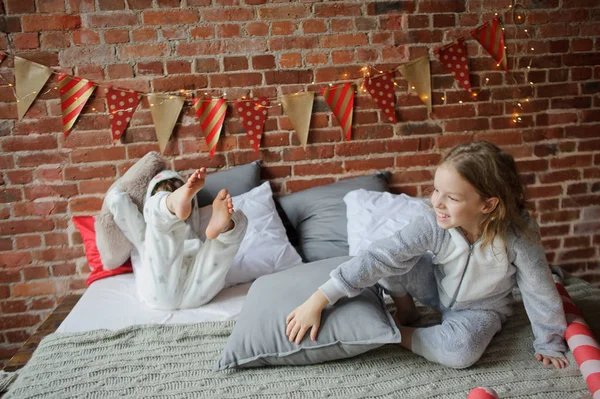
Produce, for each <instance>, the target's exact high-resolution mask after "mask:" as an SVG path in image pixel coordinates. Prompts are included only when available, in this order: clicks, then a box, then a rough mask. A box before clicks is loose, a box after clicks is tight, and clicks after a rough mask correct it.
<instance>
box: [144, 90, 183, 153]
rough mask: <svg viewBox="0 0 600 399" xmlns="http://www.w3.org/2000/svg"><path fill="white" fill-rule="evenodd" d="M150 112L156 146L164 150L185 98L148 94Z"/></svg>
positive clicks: (161, 150)
mask: <svg viewBox="0 0 600 399" xmlns="http://www.w3.org/2000/svg"><path fill="white" fill-rule="evenodd" d="M148 102H149V103H150V113H151V114H152V121H153V122H154V129H155V130H156V138H157V139H158V147H159V148H160V152H164V151H165V148H166V147H167V143H168V142H169V138H171V134H172V133H173V128H175V123H177V118H179V113H180V112H181V109H182V108H183V103H185V98H183V97H179V96H169V95H160V94H148Z"/></svg>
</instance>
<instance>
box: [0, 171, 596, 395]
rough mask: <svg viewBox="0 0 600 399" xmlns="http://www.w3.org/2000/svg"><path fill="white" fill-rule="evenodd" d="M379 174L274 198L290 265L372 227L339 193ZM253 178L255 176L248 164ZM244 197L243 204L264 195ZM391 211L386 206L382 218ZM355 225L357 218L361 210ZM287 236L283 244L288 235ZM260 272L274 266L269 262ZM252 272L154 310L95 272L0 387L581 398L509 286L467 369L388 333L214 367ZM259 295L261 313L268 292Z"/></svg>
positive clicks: (588, 294) (580, 285)
mask: <svg viewBox="0 0 600 399" xmlns="http://www.w3.org/2000/svg"><path fill="white" fill-rule="evenodd" d="M383 177H385V176H384V175H383V174H381V173H380V174H376V175H372V176H363V177H359V178H356V179H349V180H347V181H344V182H338V183H335V184H333V185H331V186H326V187H321V188H314V189H309V190H305V191H306V192H299V193H295V194H291V195H289V196H286V197H283V198H282V199H281V200H280V201H278V205H279V207H281V208H282V209H283V212H284V215H285V216H286V217H287V218H288V221H287V222H286V223H289V224H291V226H292V227H293V228H294V230H295V231H296V232H297V234H298V240H299V241H300V245H299V246H297V248H298V250H299V251H298V252H299V253H300V255H301V256H302V260H304V262H305V263H304V264H300V265H299V266H298V265H297V266H296V268H301V267H306V266H307V265H306V263H311V264H314V263H315V261H317V262H318V261H319V259H325V260H327V259H331V258H333V257H336V256H341V255H348V253H350V254H352V252H353V250H356V248H354V249H353V248H352V247H350V248H349V246H348V242H355V243H360V242H362V241H363V238H373V237H372V234H370V233H369V232H367V231H366V230H364V229H362V230H360V231H355V232H354V233H356V234H354V235H352V231H351V229H350V221H349V220H348V229H346V227H347V224H346V222H347V220H346V209H345V208H344V207H340V203H342V204H343V200H342V198H343V197H344V196H345V195H346V194H347V193H349V192H350V191H352V190H356V189H365V190H371V191H376V192H384V191H385V190H386V187H387V186H386V184H384V180H385V179H383ZM240 180H243V181H248V180H249V179H248V178H245V177H244V178H242V179H240ZM254 186H258V175H256V182H255V184H254ZM264 189H265V188H264V187H263V190H264ZM268 195H270V194H268ZM269 201H270V200H269ZM364 202H365V201H364V200H363V201H361V203H364ZM248 203H249V204H250V205H251V206H249V209H248V211H249V212H251V209H254V208H258V205H259V204H264V203H265V201H264V200H261V201H257V202H255V203H253V202H251V201H249V202H248ZM271 205H272V206H271V209H270V211H269V212H271V216H269V217H268V219H269V220H272V219H277V218H276V217H275V216H274V215H275V214H274V212H275V204H273V203H271ZM347 205H348V206H349V211H350V204H348V203H347ZM403 206H404V205H403ZM415 206H418V204H417V205H415ZM348 214H350V213H348ZM390 217H391V216H390V213H389V212H387V213H386V214H385V220H386V221H387V220H389V219H390ZM249 219H250V217H249ZM395 222H396V223H404V222H405V221H402V220H396V221H395ZM279 223H281V221H280V222H279ZM263 224H264V223H263ZM358 224H359V225H362V226H365V221H364V220H361V221H360V223H358ZM371 224H373V223H371ZM366 225H369V223H367V224H366ZM386 227H389V228H391V229H393V228H394V226H392V225H390V226H384V225H379V226H377V228H378V230H379V231H380V232H381V231H384V230H385V228H386ZM361 234H362V235H363V237H361V236H360V235H361ZM252 235H253V236H254V237H263V238H264V237H265V236H267V235H270V236H278V237H279V238H281V237H285V235H286V234H285V229H284V228H283V227H282V226H279V227H277V228H274V229H273V230H272V232H271V233H269V234H265V233H264V232H261V231H258V230H257V231H255V232H254V234H252ZM288 237H289V235H288ZM285 242H286V243H287V244H286V245H288V244H289V243H288V241H287V238H286V239H285ZM260 243H264V239H263V240H262V241H261V242H259V241H255V242H254V243H253V245H248V246H247V247H248V248H255V247H256V245H258V244H260ZM274 246H275V244H271V245H270V247H274ZM281 248H283V247H281ZM285 248H288V247H285ZM288 249H289V248H288ZM286 251H287V249H285V250H284V249H282V250H281V251H280V252H278V253H279V254H282V253H287V252H286ZM261 252H266V251H264V250H261ZM274 258H277V259H279V258H281V256H279V255H278V256H274ZM247 261H249V259H248V258H245V259H244V260H243V261H242V262H241V263H242V267H245V265H247V263H244V262H247ZM287 262H289V261H287ZM288 270H294V268H290V269H288ZM284 272H286V271H284ZM269 273H272V274H271V276H277V275H280V274H281V273H278V268H277V267H276V265H275V266H274V267H273V268H271V270H269ZM282 273H283V272H282ZM254 277H256V276H254ZM265 277H268V276H265ZM261 279H263V277H260V278H259V279H258V280H256V282H254V283H250V282H248V283H243V284H236V285H234V286H232V287H229V288H226V289H224V290H223V291H221V292H220V293H219V294H218V295H217V296H216V297H215V298H214V300H213V301H211V302H210V303H209V304H207V305H205V306H202V307H200V308H198V309H192V310H182V311H158V310H152V309H150V308H148V307H146V306H145V305H144V304H142V303H140V301H139V300H138V298H137V296H136V293H135V292H136V290H135V283H134V279H133V275H132V274H120V275H115V276H111V277H108V278H104V279H101V280H97V281H96V282H94V283H93V284H92V285H91V286H90V287H89V288H88V289H87V291H85V293H84V295H83V296H82V298H81V299H80V300H79V302H78V303H77V304H76V305H75V307H74V308H73V309H72V311H71V312H70V314H69V315H68V316H67V317H66V319H65V320H64V322H63V323H62V324H61V325H60V327H59V328H58V330H57V331H56V332H55V333H53V334H50V335H48V336H47V337H45V338H44V339H43V340H42V341H41V342H40V344H39V346H38V348H37V349H36V351H35V352H34V354H33V356H32V358H31V359H30V361H29V362H28V363H27V365H26V366H25V367H23V368H22V369H21V370H20V371H19V372H18V378H17V379H16V380H15V381H14V382H13V383H12V385H11V387H10V389H9V391H8V392H7V393H6V395H5V398H6V399H12V398H35V397H49V398H64V397H86V398H114V397H136V398H138V397H139V398H278V399H279V398H466V397H467V396H468V394H469V392H470V391H471V390H472V389H473V388H475V387H480V386H487V387H491V388H493V389H495V390H496V391H497V392H498V394H499V395H500V397H501V398H529V399H533V398H540V399H541V398H544V399H552V398H556V399H558V398H560V399H563V398H591V395H590V393H589V390H588V388H587V386H586V383H585V381H584V379H583V378H582V376H581V373H580V371H579V369H578V368H577V365H576V363H575V361H574V359H573V356H572V354H571V353H569V354H568V360H569V362H570V364H569V366H568V367H567V368H566V369H562V370H556V369H554V368H545V367H543V366H542V365H541V364H540V363H539V362H537V361H536V360H535V359H534V353H533V348H532V340H533V338H532V331H531V327H530V324H529V320H528V318H527V315H526V313H525V310H524V308H523V305H522V302H521V300H520V296H519V293H518V290H515V292H514V304H513V308H514V311H515V314H514V316H512V317H510V318H509V320H508V321H507V322H506V324H505V326H504V328H503V330H502V331H501V332H500V333H498V334H497V335H496V336H495V337H494V339H493V341H492V343H491V344H490V346H489V347H488V349H487V350H486V352H485V353H484V355H483V357H482V358H481V359H480V360H479V361H478V362H477V363H476V364H475V365H474V366H472V367H469V368H467V369H462V370H457V369H451V368H447V367H443V366H440V365H437V364H434V363H432V362H429V361H427V360H425V359H423V358H421V357H419V356H416V355H414V354H412V353H411V352H409V351H406V350H404V349H402V348H400V347H399V345H397V344H387V345H383V346H379V347H378V348H376V349H373V350H369V351H367V352H365V353H363V354H361V355H358V356H353V357H349V358H345V359H339V360H333V361H328V362H324V363H319V364H311V365H303V366H270V367H256V368H247V369H235V368H234V369H226V370H224V371H216V370H215V369H216V364H217V362H218V360H219V358H220V356H221V354H222V352H224V348H226V346H227V344H228V340H230V338H231V337H232V336H233V335H234V334H233V333H234V332H235V326H236V322H238V323H239V321H240V320H241V319H242V318H243V316H244V312H248V309H245V308H244V305H245V304H248V303H250V301H249V300H250V297H251V295H252V293H253V290H252V287H254V288H255V289H256V287H257V284H258V282H259V281H261ZM564 283H565V287H566V289H567V290H568V292H569V294H570V295H571V297H572V299H573V301H574V302H575V304H576V305H577V307H578V308H579V310H580V311H581V313H582V314H583V316H584V318H585V319H586V320H587V322H588V324H589V325H590V327H591V329H592V331H593V332H594V333H595V334H596V336H599V335H600V318H599V317H598V309H599V308H600V289H598V288H596V287H593V286H591V285H590V284H587V283H585V282H584V281H582V280H579V279H576V278H567V279H566V280H565V281H564ZM266 287H267V290H268V289H269V286H268V285H267V286H266ZM263 290H264V287H263ZM254 291H256V290H254ZM382 305H383V311H384V312H385V313H386V314H388V313H387V310H391V309H392V303H391V301H390V299H389V298H386V297H384V300H382ZM264 306H265V311H266V312H268V311H269V309H270V307H273V306H277V303H265V304H264ZM340 307H341V306H340ZM386 308H387V310H386ZM420 312H421V313H422V315H423V317H422V319H421V323H424V324H427V323H432V322H434V321H435V320H437V318H438V317H439V315H438V314H436V313H434V312H432V311H430V310H428V309H425V308H420ZM324 324H325V323H324Z"/></svg>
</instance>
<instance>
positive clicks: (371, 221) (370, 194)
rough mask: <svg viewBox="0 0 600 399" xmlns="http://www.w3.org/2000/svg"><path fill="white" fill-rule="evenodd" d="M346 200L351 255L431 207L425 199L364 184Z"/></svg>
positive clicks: (391, 232) (354, 254)
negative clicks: (377, 190) (392, 192)
mask: <svg viewBox="0 0 600 399" xmlns="http://www.w3.org/2000/svg"><path fill="white" fill-rule="evenodd" d="M344 202H345V203H346V217H347V219H348V225H347V226H348V246H349V247H350V251H349V255H350V256H356V255H358V253H359V252H361V251H364V250H365V249H367V248H368V247H369V245H371V243H372V242H374V241H377V240H381V239H383V238H387V237H390V236H391V235H393V234H394V233H395V232H396V231H398V230H400V229H402V228H403V227H405V226H406V225H408V224H409V223H410V221H411V220H412V219H413V218H414V217H415V216H417V215H419V214H422V213H423V212H425V211H427V209H428V207H427V205H426V204H425V202H424V200H422V199H418V198H414V197H410V196H408V195H405V194H400V195H396V194H391V193H388V192H383V193H382V192H376V191H367V190H364V189H362V188H361V189H358V190H354V191H350V192H349V193H348V194H346V195H345V196H344Z"/></svg>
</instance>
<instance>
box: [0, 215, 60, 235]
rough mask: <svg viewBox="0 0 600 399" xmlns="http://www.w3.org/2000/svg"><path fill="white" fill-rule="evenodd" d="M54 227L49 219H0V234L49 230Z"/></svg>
mask: <svg viewBox="0 0 600 399" xmlns="http://www.w3.org/2000/svg"><path fill="white" fill-rule="evenodd" d="M53 228H54V224H53V223H52V221H51V220H43V219H37V220H36V219H29V220H20V221H8V222H4V221H0V235H14V234H23V233H34V232H38V231H50V230H52V229H53Z"/></svg>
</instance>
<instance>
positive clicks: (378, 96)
mask: <svg viewBox="0 0 600 399" xmlns="http://www.w3.org/2000/svg"><path fill="white" fill-rule="evenodd" d="M365 89H367V91H368V92H369V94H370V95H371V97H373V100H375V102H376V103H377V105H379V107H380V108H381V110H382V111H383V113H384V114H385V115H386V116H387V119H388V120H389V121H390V122H392V123H396V112H395V110H394V108H395V101H396V99H395V96H394V74H393V73H392V72H384V73H383V74H382V75H378V76H375V77H373V78H371V77H369V78H367V79H365Z"/></svg>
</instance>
